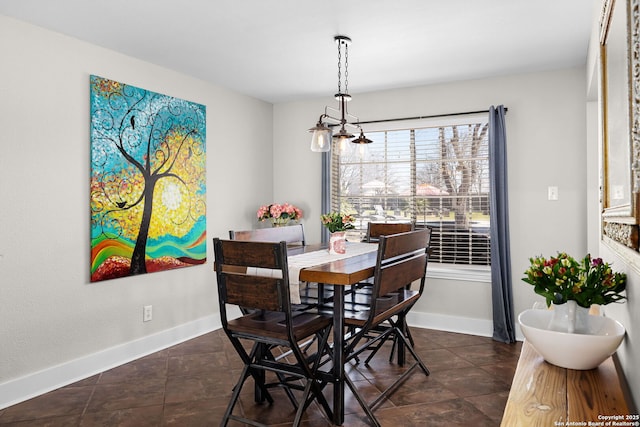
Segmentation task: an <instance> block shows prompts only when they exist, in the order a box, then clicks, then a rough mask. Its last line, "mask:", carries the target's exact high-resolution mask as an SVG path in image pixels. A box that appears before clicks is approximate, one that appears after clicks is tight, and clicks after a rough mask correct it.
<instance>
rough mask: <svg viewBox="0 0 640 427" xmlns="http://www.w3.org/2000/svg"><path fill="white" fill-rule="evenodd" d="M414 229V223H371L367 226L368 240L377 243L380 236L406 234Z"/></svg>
mask: <svg viewBox="0 0 640 427" xmlns="http://www.w3.org/2000/svg"><path fill="white" fill-rule="evenodd" d="M413 229H414V226H413V223H412V222H370V223H368V224H367V238H366V240H367V241H368V242H377V241H378V240H379V239H380V236H386V235H388V234H398V233H405V232H407V231H413Z"/></svg>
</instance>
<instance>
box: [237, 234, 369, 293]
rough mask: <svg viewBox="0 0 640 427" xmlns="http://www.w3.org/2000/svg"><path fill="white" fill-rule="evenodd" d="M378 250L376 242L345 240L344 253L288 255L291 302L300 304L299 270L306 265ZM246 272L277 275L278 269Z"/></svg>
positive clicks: (324, 250)
mask: <svg viewBox="0 0 640 427" xmlns="http://www.w3.org/2000/svg"><path fill="white" fill-rule="evenodd" d="M377 250H378V244H377V243H362V242H347V252H346V253H344V254H330V253H329V250H328V249H322V250H319V251H313V252H307V253H304V254H300V255H291V256H290V257H288V259H287V262H288V264H289V293H290V295H291V304H300V303H301V301H300V270H302V269H303V268H307V267H313V266H316V265H321V264H326V263H328V262H331V261H338V260H341V259H345V258H351V257H354V256H357V255H362V254H366V253H369V252H375V251H377ZM247 274H255V275H257V276H268V277H279V276H280V271H278V270H270V269H265V268H255V267H250V268H247Z"/></svg>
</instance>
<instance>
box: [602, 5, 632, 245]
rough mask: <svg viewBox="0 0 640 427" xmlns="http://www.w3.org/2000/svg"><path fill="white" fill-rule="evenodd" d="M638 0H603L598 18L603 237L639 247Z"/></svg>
mask: <svg viewBox="0 0 640 427" xmlns="http://www.w3.org/2000/svg"><path fill="white" fill-rule="evenodd" d="M639 2H640V0H605V1H604V3H603V8H602V14H601V18H600V58H601V62H600V65H601V69H600V70H601V78H602V80H601V85H600V87H601V99H602V131H603V135H602V141H603V170H602V180H603V186H602V205H603V214H602V218H603V228H602V233H603V236H606V237H608V238H610V239H612V240H613V241H615V242H618V243H620V244H622V245H624V246H627V247H629V248H631V249H634V250H636V251H637V250H638V224H639V220H638V219H639V218H640V209H639V206H638V201H639V197H638V192H639V189H640V181H639V179H640V175H639V174H640V139H639V137H638V128H639V126H638V125H639V123H640V117H639V116H640V114H639V112H638V111H639V110H638V107H639V105H640V102H639V93H640V90H639V88H640V62H639V55H640V47H639V46H638V43H639V41H640V39H639V37H638V34H639V27H638V22H639V17H638V4H639Z"/></svg>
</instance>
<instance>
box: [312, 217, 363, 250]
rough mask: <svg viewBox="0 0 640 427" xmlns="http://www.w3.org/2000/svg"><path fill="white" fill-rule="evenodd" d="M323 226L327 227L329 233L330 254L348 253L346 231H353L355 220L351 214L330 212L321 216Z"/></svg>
mask: <svg viewBox="0 0 640 427" xmlns="http://www.w3.org/2000/svg"><path fill="white" fill-rule="evenodd" d="M320 220H321V221H322V224H323V225H324V226H325V227H327V230H329V233H331V235H330V236H329V253H332V254H344V253H345V252H346V251H347V239H346V237H345V231H346V230H352V229H353V228H355V227H354V225H353V221H355V218H354V217H353V216H352V215H349V214H343V213H340V212H329V213H327V214H322V215H321V216H320Z"/></svg>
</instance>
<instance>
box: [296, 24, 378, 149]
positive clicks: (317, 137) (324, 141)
mask: <svg viewBox="0 0 640 427" xmlns="http://www.w3.org/2000/svg"><path fill="white" fill-rule="evenodd" d="M333 39H334V40H335V42H336V44H337V45H338V93H336V94H335V95H334V97H335V99H336V101H338V109H335V108H332V107H328V106H327V107H324V113H323V114H321V115H320V118H319V119H318V123H317V124H316V125H315V126H314V127H312V128H311V129H309V132H311V133H312V134H313V135H312V137H311V151H319V152H325V151H329V150H331V140H332V139H333V141H335V142H336V143H338V144H340V145H341V146H344V144H345V143H346V141H348V140H351V139H352V138H354V137H355V135H353V134H351V133H350V132H349V131H348V130H347V129H346V128H347V127H353V128H355V129H359V130H360V135H359V136H358V137H357V138H355V139H353V140H352V141H351V142H354V143H356V144H369V143H371V142H372V141H371V140H370V139H368V138H367V137H365V136H364V131H363V130H362V127H360V125H359V124H358V118H357V117H356V116H354V115H352V114H349V112H348V111H347V103H348V102H349V101H350V100H351V95H349V70H348V67H349V45H350V44H351V39H350V38H349V37H347V36H335V37H334V38H333ZM343 51H344V92H343V91H342V52H343ZM330 110H331V111H333V112H335V113H338V115H339V116H340V118H337V117H333V116H331V115H330V114H329V111H330ZM347 118H349V119H350V120H351V121H352V122H349V121H347ZM354 120H355V121H354ZM329 122H332V123H333V124H334V125H339V126H340V130H339V131H338V132H337V133H335V134H333V135H332V131H331V128H330V127H329V126H328V123H329Z"/></svg>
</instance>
